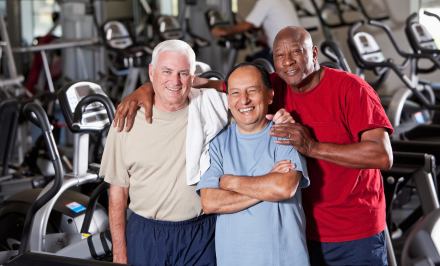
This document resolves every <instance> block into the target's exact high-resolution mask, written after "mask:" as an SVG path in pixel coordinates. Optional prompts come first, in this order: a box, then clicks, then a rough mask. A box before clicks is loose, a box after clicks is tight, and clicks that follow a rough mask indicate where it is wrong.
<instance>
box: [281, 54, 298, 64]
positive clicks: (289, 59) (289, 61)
mask: <svg viewBox="0 0 440 266" xmlns="http://www.w3.org/2000/svg"><path fill="white" fill-rule="evenodd" d="M282 63H283V65H284V66H290V65H292V64H294V63H295V58H294V57H293V56H292V55H291V54H290V53H287V55H286V56H284V57H283V62H282Z"/></svg>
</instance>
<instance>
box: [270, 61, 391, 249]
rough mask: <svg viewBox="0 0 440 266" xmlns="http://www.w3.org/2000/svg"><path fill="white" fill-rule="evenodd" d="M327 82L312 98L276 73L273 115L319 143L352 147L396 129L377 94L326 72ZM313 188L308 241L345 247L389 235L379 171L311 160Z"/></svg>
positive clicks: (307, 195)
mask: <svg viewBox="0 0 440 266" xmlns="http://www.w3.org/2000/svg"><path fill="white" fill-rule="evenodd" d="M323 74H324V75H323V77H322V80H321V82H320V83H319V84H318V86H317V87H315V88H314V89H313V90H311V91H308V92H306V93H297V92H295V91H293V90H292V89H291V88H290V87H289V86H286V83H285V82H284V81H283V80H282V79H281V78H280V77H278V75H277V74H276V73H273V74H271V80H272V85H273V87H274V90H275V99H274V103H273V104H272V105H271V110H273V111H275V110H278V109H280V108H285V109H286V110H287V111H288V112H290V113H291V114H292V116H293V117H294V119H295V120H296V121H297V122H299V123H301V124H303V125H304V126H306V127H308V128H309V129H310V132H311V133H312V135H313V136H314V137H315V138H316V139H317V140H318V141H319V142H329V143H336V144H349V143H356V142H359V141H360V135H361V133H362V132H364V131H366V130H368V129H374V128H385V129H387V131H388V132H389V133H390V134H391V133H392V131H393V129H392V126H391V124H390V122H389V120H388V118H387V116H386V114H385V111H384V109H383V107H382V105H381V103H380V100H379V97H378V95H377V94H376V92H375V91H374V90H373V89H372V88H371V87H370V86H369V85H368V84H367V83H366V82H365V81H364V80H362V79H361V78H359V77H358V76H355V75H353V74H349V73H347V72H343V71H339V70H334V69H330V68H324V73H323ZM307 166H308V171H309V175H310V187H308V188H306V189H303V190H302V193H303V206H304V211H305V213H306V218H307V237H308V238H309V239H312V240H317V241H321V242H342V241H351V240H356V239H361V238H365V237H370V236H372V235H374V234H377V233H379V232H381V231H382V230H384V229H385V225H386V222H385V196H384V190H383V180H382V176H381V173H380V170H378V169H353V168H347V167H344V166H340V165H337V164H334V163H331V162H327V161H324V160H316V159H312V158H307Z"/></svg>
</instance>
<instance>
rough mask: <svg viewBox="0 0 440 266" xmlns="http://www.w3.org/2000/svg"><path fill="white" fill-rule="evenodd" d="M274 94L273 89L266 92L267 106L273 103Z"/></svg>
mask: <svg viewBox="0 0 440 266" xmlns="http://www.w3.org/2000/svg"><path fill="white" fill-rule="evenodd" d="M274 94H275V92H274V91H273V89H272V88H271V89H269V91H268V92H267V104H272V103H273V96H274Z"/></svg>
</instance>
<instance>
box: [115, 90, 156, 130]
mask: <svg viewBox="0 0 440 266" xmlns="http://www.w3.org/2000/svg"><path fill="white" fill-rule="evenodd" d="M153 99H154V91H153V86H152V85H151V83H150V82H147V83H145V84H143V85H142V86H140V87H139V88H137V89H136V90H135V91H134V92H132V93H130V94H129V95H127V96H126V97H125V98H124V99H122V101H121V102H120V103H119V105H118V107H117V108H116V113H115V119H114V123H113V126H114V127H116V128H117V129H118V131H122V130H123V129H125V131H130V130H131V128H132V127H133V123H134V119H135V117H136V112H137V110H138V109H139V107H141V106H143V107H144V109H145V119H146V120H147V122H148V123H151V118H152V113H153V111H152V110H153Z"/></svg>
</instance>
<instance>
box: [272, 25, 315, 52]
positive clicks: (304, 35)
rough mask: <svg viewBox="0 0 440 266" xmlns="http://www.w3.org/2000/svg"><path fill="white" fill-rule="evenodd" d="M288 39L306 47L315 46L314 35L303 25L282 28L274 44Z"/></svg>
mask: <svg viewBox="0 0 440 266" xmlns="http://www.w3.org/2000/svg"><path fill="white" fill-rule="evenodd" d="M286 39H289V40H291V41H294V42H296V43H301V44H303V46H304V47H312V46H313V41H312V36H310V33H309V32H308V31H307V30H306V29H304V28H302V27H297V26H288V27H285V28H283V29H281V30H280V31H279V32H278V34H277V35H276V37H275V40H274V43H273V44H274V45H273V46H274V47H275V46H276V45H277V43H278V42H280V41H283V40H286Z"/></svg>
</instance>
